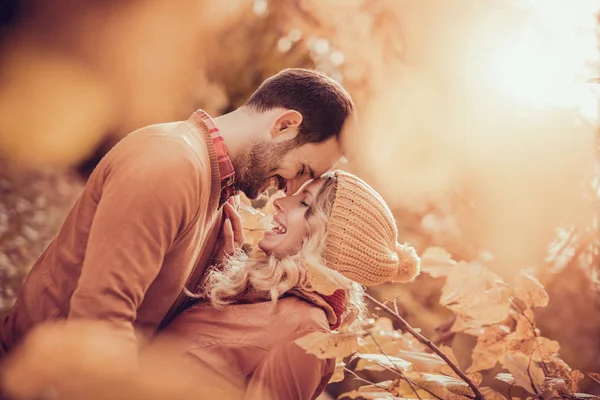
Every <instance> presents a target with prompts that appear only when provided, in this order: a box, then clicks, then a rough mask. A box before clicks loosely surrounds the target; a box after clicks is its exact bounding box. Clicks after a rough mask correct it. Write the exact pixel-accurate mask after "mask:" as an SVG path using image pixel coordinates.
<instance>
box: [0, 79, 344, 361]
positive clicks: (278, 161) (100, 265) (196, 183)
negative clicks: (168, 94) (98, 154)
mask: <svg viewBox="0 0 600 400" xmlns="http://www.w3.org/2000/svg"><path fill="white" fill-rule="evenodd" d="M353 118H354V105H353V102H352V100H351V98H350V96H349V95H348V93H347V92H346V91H345V90H344V89H343V88H342V87H341V86H340V85H339V84H337V83H336V82H335V81H333V80H331V79H330V78H327V77H326V76H325V75H323V74H321V73H318V72H315V71H310V70H303V69H288V70H284V71H282V72H280V73H278V74H277V75H275V76H273V77H271V78H269V79H267V80H266V81H265V82H264V83H263V84H262V85H261V86H260V87H259V89H258V90H257V91H256V92H255V93H254V94H253V95H252V97H251V98H250V99H249V100H248V101H247V103H246V104H244V105H243V106H242V107H240V108H239V109H237V110H235V111H233V112H231V113H229V114H227V115H224V116H221V117H219V118H215V119H214V120H213V119H212V118H211V117H210V116H208V115H207V114H206V113H204V112H203V111H201V110H199V111H196V112H195V113H194V114H193V115H192V116H191V117H190V119H188V120H187V121H180V122H174V123H165V124H158V125H152V126H148V127H145V128H142V129H140V130H138V131H136V132H134V133H132V134H130V135H128V136H127V137H126V138H124V139H123V140H122V141H121V142H119V143H118V144H117V145H116V146H115V147H114V148H113V149H112V150H111V151H110V152H109V153H108V154H107V155H106V156H105V157H104V159H103V160H102V161H101V162H100V164H99V165H98V167H97V168H96V170H95V171H94V172H93V174H92V175H91V177H90V179H89V181H88V183H87V185H86V186H85V189H84V191H83V193H82V195H81V196H80V198H79V199H78V200H77V202H76V203H75V205H74V206H73V208H72V210H71V212H70V213H69V215H68V216H67V219H66V220H65V222H64V224H63V226H62V228H61V230H60V232H59V234H58V235H57V236H56V238H54V240H53V241H52V242H51V243H50V245H49V246H48V248H47V249H46V250H45V251H44V253H43V254H42V255H41V257H40V258H39V259H38V261H37V262H36V264H35V265H34V266H33V268H32V270H31V272H30V273H29V275H28V277H27V279H26V280H25V282H24V284H23V287H22V290H21V292H20V294H19V296H18V298H17V301H16V303H15V305H14V307H13V309H12V311H11V313H10V314H9V315H8V316H7V317H5V319H4V320H3V321H2V325H1V332H0V337H1V341H2V347H3V351H9V350H10V349H11V348H12V347H13V346H14V345H15V344H16V343H17V342H18V341H19V340H20V339H21V338H22V337H23V336H24V335H25V334H26V333H27V332H28V331H30V330H31V329H32V328H33V327H35V326H36V325H38V324H40V323H42V322H44V321H47V320H52V319H69V320H70V319H79V318H86V319H95V320H105V321H110V322H111V323H113V324H114V325H116V326H118V327H121V328H123V329H124V331H125V332H127V333H128V334H129V335H130V336H131V338H133V339H135V338H136V337H137V338H138V339H139V338H140V337H142V338H143V337H147V336H148V335H151V334H152V333H154V332H155V331H156V329H157V328H159V327H160V326H162V325H164V324H165V323H166V322H168V321H169V320H170V319H171V318H172V317H173V316H174V315H175V314H176V313H177V312H178V311H180V310H181V309H182V307H183V306H184V303H185V301H186V299H187V297H186V294H185V293H186V292H187V290H192V291H193V290H195V289H196V287H197V286H198V284H199V283H200V279H201V277H202V274H203V272H204V270H205V269H206V267H207V265H209V264H210V262H211V259H212V257H213V256H214V255H215V254H216V252H215V246H216V247H218V246H219V245H218V244H217V238H218V237H219V236H225V237H227V238H229V240H233V239H232V238H234V236H235V240H236V241H239V233H240V232H241V226H240V224H239V221H238V219H237V218H239V217H237V216H236V215H235V211H234V210H233V208H232V207H231V206H230V205H227V201H228V199H229V198H230V196H232V195H234V194H235V193H236V192H237V190H241V191H243V192H244V193H245V194H246V195H247V196H248V197H250V198H255V197H257V195H258V194H260V193H261V192H262V191H264V190H265V189H267V188H268V186H269V184H272V183H274V184H276V185H277V187H278V188H279V189H283V190H285V191H286V193H293V192H295V191H296V190H297V189H298V188H299V187H300V186H301V185H302V184H303V183H304V182H305V181H307V180H308V179H311V178H314V177H318V176H320V175H321V174H323V173H324V172H326V171H327V170H329V169H330V168H331V167H332V166H333V165H334V164H335V163H337V161H338V160H339V159H340V158H341V156H342V152H341V146H340V135H341V131H342V128H343V126H344V124H345V123H346V122H347V121H351V120H353ZM224 208H225V210H226V214H227V215H226V217H229V220H230V221H229V222H228V221H225V223H223V222H222V221H223V220H222V218H221V217H222V210H223V209H224ZM221 231H222V232H221ZM234 231H235V232H234Z"/></svg>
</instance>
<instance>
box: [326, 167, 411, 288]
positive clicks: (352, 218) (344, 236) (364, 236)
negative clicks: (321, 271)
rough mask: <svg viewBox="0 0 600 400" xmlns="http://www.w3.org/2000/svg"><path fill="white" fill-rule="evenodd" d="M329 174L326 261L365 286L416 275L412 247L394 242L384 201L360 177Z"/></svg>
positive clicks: (394, 231) (391, 221) (394, 233)
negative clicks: (331, 191) (333, 185)
mask: <svg viewBox="0 0 600 400" xmlns="http://www.w3.org/2000/svg"><path fill="white" fill-rule="evenodd" d="M333 174H334V175H335V177H336V178H337V179H336V181H337V190H336V194H335V200H334V203H333V208H332V210H331V216H330V218H329V221H328V223H327V238H326V241H325V261H326V263H327V265H328V266H329V267H330V268H333V269H335V270H336V271H338V272H340V273H341V274H342V275H344V276H346V277H347V278H349V279H351V280H353V281H355V282H357V283H359V284H361V285H365V286H372V285H378V284H380V283H384V282H389V281H391V282H409V281H412V280H413V279H415V278H416V277H417V275H419V271H420V260H419V257H418V256H417V253H416V251H415V249H414V248H413V247H411V246H409V245H405V244H400V243H398V229H397V228H396V223H395V221H394V217H393V215H392V212H391V211H390V209H389V207H388V206H387V204H386V203H385V201H384V200H383V199H382V198H381V196H380V195H379V194H378V193H377V192H375V190H373V189H372V188H371V187H370V186H369V185H367V184H366V183H365V182H364V181H363V180H361V179H360V178H358V177H356V176H354V175H352V174H349V173H347V172H344V171H340V170H337V171H333Z"/></svg>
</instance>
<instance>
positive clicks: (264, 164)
mask: <svg viewBox="0 0 600 400" xmlns="http://www.w3.org/2000/svg"><path fill="white" fill-rule="evenodd" d="M293 147H294V146H293V143H292V141H291V140H290V141H287V142H283V143H275V144H269V143H267V142H258V143H254V144H253V145H252V147H251V148H250V150H249V151H247V152H246V153H244V154H240V155H238V156H236V157H234V158H232V160H231V163H232V164H233V168H234V169H235V181H236V185H237V187H238V188H239V189H240V190H241V191H242V192H244V194H245V195H246V196H247V197H248V198H249V199H256V198H257V197H258V196H259V195H260V192H261V189H262V188H263V187H264V186H265V184H266V183H267V181H268V180H269V179H270V178H271V177H272V176H273V175H272V174H273V173H274V172H275V171H276V170H277V168H279V166H280V164H281V160H283V158H284V157H285V155H286V154H287V152H288V151H290V150H291V149H292V148H293ZM276 178H277V180H278V181H277V186H278V188H279V189H283V186H285V180H284V179H283V178H281V177H279V176H277V177H276Z"/></svg>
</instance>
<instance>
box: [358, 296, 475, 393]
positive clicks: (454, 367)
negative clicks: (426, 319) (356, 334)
mask: <svg viewBox="0 0 600 400" xmlns="http://www.w3.org/2000/svg"><path fill="white" fill-rule="evenodd" d="M365 296H366V297H367V298H368V299H369V300H371V301H372V302H373V303H375V304H377V305H378V306H379V307H381V308H382V309H383V310H385V311H387V312H388V313H389V314H391V315H392V316H394V317H396V319H397V320H398V321H399V322H400V324H401V325H402V327H403V328H404V329H405V330H407V331H408V332H409V333H410V334H411V335H413V336H414V337H415V338H416V339H417V340H418V341H419V342H421V343H423V344H424V345H425V346H427V347H429V348H430V349H431V350H432V351H433V352H434V353H435V354H437V355H438V356H440V357H441V358H442V360H444V361H445V362H446V364H448V366H449V367H450V368H452V370H453V371H454V372H455V373H456V374H457V375H458V376H459V377H460V378H461V379H462V380H463V381H464V382H465V383H466V384H467V385H469V387H470V388H471V390H472V391H473V393H475V400H483V398H484V397H483V394H482V393H481V391H480V390H479V388H478V387H477V385H475V384H474V383H473V381H472V380H471V379H469V377H467V376H466V375H465V374H464V373H463V372H462V371H461V370H460V368H458V366H457V365H456V364H454V363H453V362H452V360H450V359H449V358H448V356H447V355H446V354H445V353H444V352H443V351H442V350H440V349H439V347H437V346H436V345H435V344H433V342H432V341H431V340H429V339H427V338H426V337H425V336H423V335H421V334H420V333H419V332H417V331H416V330H415V329H414V328H413V327H412V326H410V324H409V323H408V322H406V320H405V319H404V318H402V317H401V316H400V315H399V314H398V313H396V312H394V310H392V309H391V308H389V307H388V306H386V305H385V304H383V303H382V302H380V301H379V300H377V299H376V298H374V297H373V296H371V295H370V294H368V293H365Z"/></svg>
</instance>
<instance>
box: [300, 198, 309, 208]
mask: <svg viewBox="0 0 600 400" xmlns="http://www.w3.org/2000/svg"><path fill="white" fill-rule="evenodd" d="M300 204H302V206H303V207H308V206H309V204H308V203H307V202H305V201H304V200H301V201H300Z"/></svg>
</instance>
